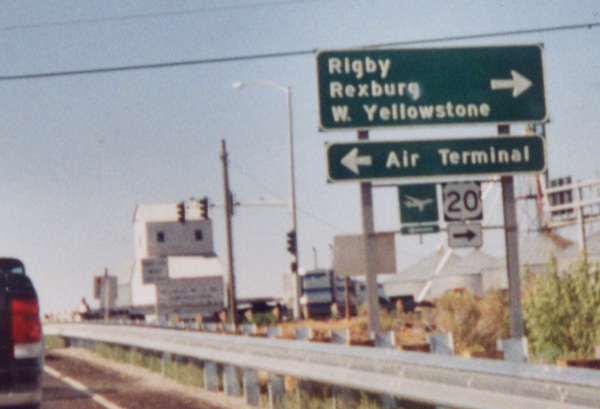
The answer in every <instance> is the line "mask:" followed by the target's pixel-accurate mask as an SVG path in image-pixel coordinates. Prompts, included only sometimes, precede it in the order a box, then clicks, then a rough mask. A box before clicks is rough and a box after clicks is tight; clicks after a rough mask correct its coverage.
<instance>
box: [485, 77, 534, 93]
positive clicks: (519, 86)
mask: <svg viewBox="0 0 600 409" xmlns="http://www.w3.org/2000/svg"><path fill="white" fill-rule="evenodd" d="M510 73H511V75H512V79H510V80H498V79H496V80H492V81H491V86H492V90H494V91H496V90H503V89H512V90H513V93H512V95H513V97H515V98H516V97H518V96H519V95H521V94H522V93H524V92H525V91H527V90H528V89H529V87H531V85H533V84H532V82H531V81H529V79H527V78H525V77H524V76H522V75H521V74H519V73H518V72H516V71H515V70H511V72H510Z"/></svg>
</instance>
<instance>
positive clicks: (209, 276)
mask: <svg viewBox="0 0 600 409" xmlns="http://www.w3.org/2000/svg"><path fill="white" fill-rule="evenodd" d="M178 206H179V204H178V203H162V204H141V205H138V206H137V208H136V209H135V213H134V217H133V233H134V250H135V251H134V258H133V260H131V261H129V262H128V263H127V264H126V266H125V268H124V270H123V271H121V272H120V273H119V274H118V277H119V283H118V296H117V305H118V307H121V308H123V307H126V306H127V307H129V308H130V309H131V310H132V311H133V312H135V313H139V314H144V315H146V316H147V317H148V316H153V317H155V318H157V319H158V320H160V321H164V320H168V319H170V318H171V317H173V316H175V315H177V316H179V317H180V318H182V319H189V318H193V317H195V316H197V315H203V316H210V315H213V314H214V313H216V312H218V311H219V310H221V309H222V308H223V307H224V298H225V297H224V283H223V280H224V270H223V267H222V265H221V263H220V261H219V259H218V258H217V256H216V254H215V251H214V243H213V231H212V221H211V220H210V219H208V218H206V219H205V218H203V217H201V211H200V205H199V203H198V202H197V201H194V200H190V201H188V202H185V204H184V205H183V206H184V209H185V210H184V212H185V216H184V218H185V219H184V220H185V221H184V222H182V221H179V219H180V218H181V215H180V214H179V213H178Z"/></svg>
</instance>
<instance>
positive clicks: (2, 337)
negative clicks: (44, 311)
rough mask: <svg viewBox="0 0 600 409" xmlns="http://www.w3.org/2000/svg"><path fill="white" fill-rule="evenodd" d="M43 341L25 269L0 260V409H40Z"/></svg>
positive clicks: (13, 261)
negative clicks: (8, 408)
mask: <svg viewBox="0 0 600 409" xmlns="http://www.w3.org/2000/svg"><path fill="white" fill-rule="evenodd" d="M43 352H44V347H43V337H42V325H41V322H40V309H39V304H38V297H37V294H36V292H35V289H34V287H33V283H32V282H31V280H30V278H29V277H28V276H26V275H25V267H24V265H23V263H22V262H21V261H20V260H17V259H15V258H0V408H6V407H10V408H32V409H33V408H39V407H40V406H41V402H42V371H43V359H44V358H43V355H44V354H43Z"/></svg>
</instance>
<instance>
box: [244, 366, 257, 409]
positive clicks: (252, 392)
mask: <svg viewBox="0 0 600 409" xmlns="http://www.w3.org/2000/svg"><path fill="white" fill-rule="evenodd" d="M243 389H244V401H245V402H246V404H247V405H249V406H257V407H258V406H259V405H260V385H259V383H258V371H256V370H254V369H244V377H243Z"/></svg>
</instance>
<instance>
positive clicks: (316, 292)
mask: <svg viewBox="0 0 600 409" xmlns="http://www.w3.org/2000/svg"><path fill="white" fill-rule="evenodd" d="M349 281H350V282H349V287H350V288H349V298H350V312H351V314H352V315H356V304H357V300H356V298H357V297H356V290H355V286H356V283H355V281H354V280H349ZM300 285H301V287H300V308H301V312H302V315H303V317H304V318H317V317H329V316H330V315H331V314H332V308H333V307H334V306H335V307H336V308H337V310H338V313H340V314H344V311H345V308H346V283H345V280H344V279H343V278H342V277H338V276H336V275H335V274H334V271H333V270H331V269H316V270H312V271H303V270H301V271H300Z"/></svg>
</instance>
